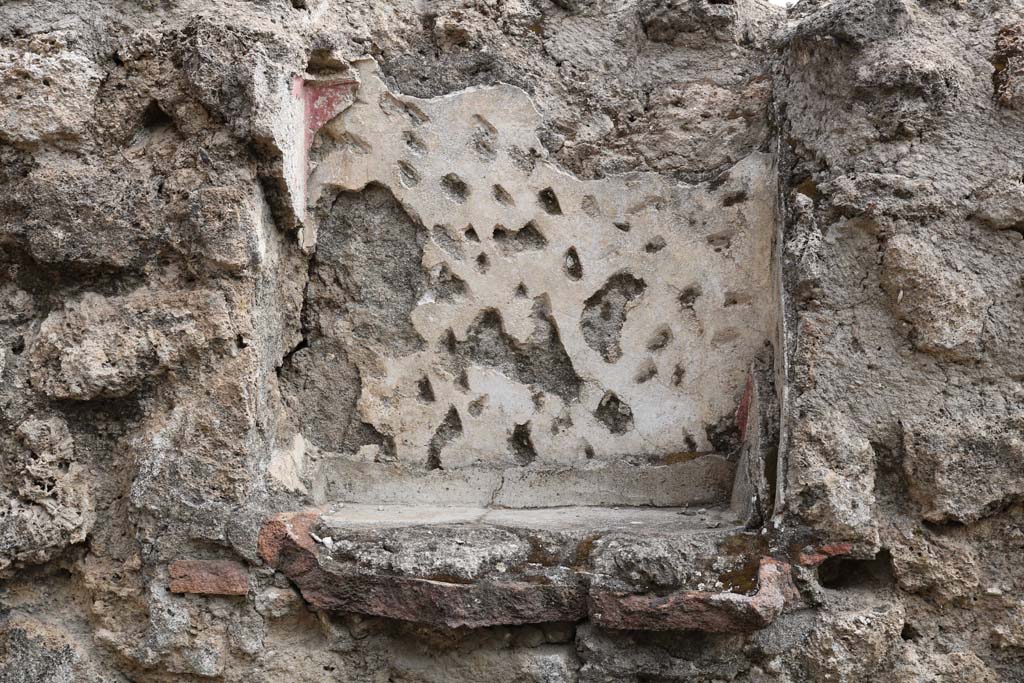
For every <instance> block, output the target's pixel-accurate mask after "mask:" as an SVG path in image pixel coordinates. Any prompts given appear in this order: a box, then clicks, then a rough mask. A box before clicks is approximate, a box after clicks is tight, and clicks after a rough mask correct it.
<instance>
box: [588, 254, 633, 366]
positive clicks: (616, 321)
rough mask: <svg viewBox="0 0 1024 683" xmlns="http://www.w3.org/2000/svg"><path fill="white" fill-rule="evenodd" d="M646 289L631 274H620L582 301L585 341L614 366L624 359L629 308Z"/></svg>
mask: <svg viewBox="0 0 1024 683" xmlns="http://www.w3.org/2000/svg"><path fill="white" fill-rule="evenodd" d="M646 288H647V284H646V283H645V282H644V281H643V280H640V279H638V278H636V277H634V276H633V275H632V274H631V273H618V274H616V275H613V276H612V277H611V278H609V280H608V281H607V282H606V283H604V285H603V286H602V287H601V289H599V290H597V291H596V292H594V294H592V295H591V296H590V297H589V298H588V299H587V300H586V301H584V302H583V314H582V315H581V316H580V327H581V328H582V329H583V339H584V341H586V342H587V346H589V347H590V348H592V349H594V350H595V351H597V352H598V353H600V354H601V357H602V358H604V361H605V362H606V363H615V362H616V361H618V360H619V358H621V357H622V348H621V347H620V345H619V342H620V337H621V335H622V326H623V325H624V324H625V323H626V315H627V313H628V312H629V309H630V308H631V306H632V305H633V304H634V302H635V301H636V300H637V299H639V298H640V297H641V296H642V295H643V293H644V290H645V289H646Z"/></svg>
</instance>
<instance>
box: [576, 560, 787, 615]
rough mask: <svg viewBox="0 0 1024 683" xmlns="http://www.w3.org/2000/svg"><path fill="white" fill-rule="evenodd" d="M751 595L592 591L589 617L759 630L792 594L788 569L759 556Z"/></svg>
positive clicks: (783, 563)
mask: <svg viewBox="0 0 1024 683" xmlns="http://www.w3.org/2000/svg"><path fill="white" fill-rule="evenodd" d="M757 576H758V589H757V593H756V594H755V595H750V596H748V595H739V594H736V593H706V592H703V591H677V592H675V593H670V594H668V595H651V594H644V595H629V594H621V593H615V592H612V591H604V590H592V591H591V594H590V616H591V618H592V619H593V620H594V622H595V623H596V624H599V625H601V626H604V627H605V628H615V629H628V630H648V631H676V630H678V631H705V632H709V633H744V632H748V631H756V630H758V629H762V628H764V627H765V626H767V625H768V624H770V623H772V621H774V620H775V617H777V616H778V615H779V614H781V613H782V610H783V608H784V607H785V606H786V603H787V602H789V601H793V600H795V599H796V598H797V594H796V589H795V588H794V587H793V585H792V579H791V577H790V567H789V565H788V564H786V563H785V562H780V561H778V560H775V559H772V558H770V557H766V558H763V559H762V560H761V566H760V568H759V570H758V575H757Z"/></svg>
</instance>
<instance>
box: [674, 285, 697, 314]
mask: <svg viewBox="0 0 1024 683" xmlns="http://www.w3.org/2000/svg"><path fill="white" fill-rule="evenodd" d="M700 295H701V289H700V286H699V285H689V286H688V287H686V289H684V290H683V291H682V292H680V294H679V305H680V306H682V307H683V308H688V309H690V310H693V306H694V304H696V303H697V299H699V298H700Z"/></svg>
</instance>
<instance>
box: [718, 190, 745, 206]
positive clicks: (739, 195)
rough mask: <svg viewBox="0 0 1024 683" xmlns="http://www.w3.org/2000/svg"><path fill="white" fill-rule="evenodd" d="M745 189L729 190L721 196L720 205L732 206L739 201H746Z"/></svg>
mask: <svg viewBox="0 0 1024 683" xmlns="http://www.w3.org/2000/svg"><path fill="white" fill-rule="evenodd" d="M746 199H747V191H746V190H737V191H736V192H730V193H729V194H727V195H725V197H723V198H722V206H733V205H735V204H739V203H740V202H743V201H746Z"/></svg>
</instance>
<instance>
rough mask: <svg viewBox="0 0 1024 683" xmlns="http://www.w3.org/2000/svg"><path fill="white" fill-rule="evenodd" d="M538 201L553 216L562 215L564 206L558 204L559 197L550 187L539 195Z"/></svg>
mask: <svg viewBox="0 0 1024 683" xmlns="http://www.w3.org/2000/svg"><path fill="white" fill-rule="evenodd" d="M537 201H538V202H540V205H541V207H542V208H543V209H544V210H545V211H546V212H548V213H549V214H551V215H552V216H561V215H562V205H561V204H559V203H558V195H556V194H555V191H554V190H552V189H551V188H550V187H546V188H544V189H543V190H541V191H540V192H539V193H537Z"/></svg>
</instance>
